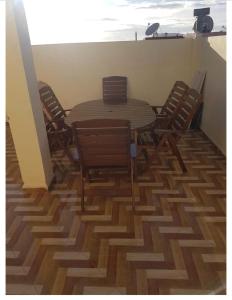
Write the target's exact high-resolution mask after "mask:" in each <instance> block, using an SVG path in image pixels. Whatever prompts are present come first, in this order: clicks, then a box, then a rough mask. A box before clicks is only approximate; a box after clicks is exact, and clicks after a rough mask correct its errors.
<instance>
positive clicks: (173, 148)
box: [168, 135, 187, 173]
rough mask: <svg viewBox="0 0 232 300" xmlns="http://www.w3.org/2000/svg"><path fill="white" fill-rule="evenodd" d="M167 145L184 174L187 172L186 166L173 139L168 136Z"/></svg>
mask: <svg viewBox="0 0 232 300" xmlns="http://www.w3.org/2000/svg"><path fill="white" fill-rule="evenodd" d="M168 143H169V145H170V147H171V149H172V152H173V154H175V156H176V158H177V160H178V162H179V164H180V167H181V169H182V171H183V172H184V173H185V172H187V169H186V166H185V164H184V162H183V159H182V157H181V155H180V151H179V150H178V148H177V146H176V141H175V139H174V138H173V136H172V135H169V136H168Z"/></svg>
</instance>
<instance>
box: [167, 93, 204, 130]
mask: <svg viewBox="0 0 232 300" xmlns="http://www.w3.org/2000/svg"><path fill="white" fill-rule="evenodd" d="M201 102H202V96H201V95H200V94H199V93H198V92H197V91H196V90H194V89H189V90H188V91H187V93H186V95H185V97H184V101H182V102H181V105H180V106H179V108H178V110H177V112H176V114H175V115H174V117H173V120H172V123H171V128H172V129H178V130H185V129H188V128H189V126H190V123H191V121H192V119H193V117H194V115H195V113H196V111H197V110H198V108H199V106H200V105H201Z"/></svg>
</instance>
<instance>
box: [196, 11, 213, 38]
mask: <svg viewBox="0 0 232 300" xmlns="http://www.w3.org/2000/svg"><path fill="white" fill-rule="evenodd" d="M209 13H210V8H209V7H206V8H199V9H194V11H193V15H194V17H197V19H196V22H195V23H194V26H193V30H194V32H195V33H209V32H211V31H212V30H213V25H214V23H213V19H212V18H211V17H210V16H208V15H209Z"/></svg>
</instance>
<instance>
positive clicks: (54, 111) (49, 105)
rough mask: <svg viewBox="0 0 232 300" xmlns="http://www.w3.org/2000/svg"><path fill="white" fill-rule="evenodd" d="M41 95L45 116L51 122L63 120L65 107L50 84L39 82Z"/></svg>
mask: <svg viewBox="0 0 232 300" xmlns="http://www.w3.org/2000/svg"><path fill="white" fill-rule="evenodd" d="M39 94H40V99H41V102H42V104H43V111H44V114H45V115H46V117H47V118H48V120H49V121H51V120H58V119H63V118H64V117H65V112H64V109H63V107H62V106H61V104H60V102H59V101H58V99H57V98H56V95H55V94H54V92H53V90H52V88H51V87H50V86H49V85H48V84H46V83H44V82H41V81H40V82H39Z"/></svg>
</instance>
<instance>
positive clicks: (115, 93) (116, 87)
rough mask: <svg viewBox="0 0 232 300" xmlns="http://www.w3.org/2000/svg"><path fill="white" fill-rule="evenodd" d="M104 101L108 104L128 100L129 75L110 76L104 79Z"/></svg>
mask: <svg viewBox="0 0 232 300" xmlns="http://www.w3.org/2000/svg"><path fill="white" fill-rule="evenodd" d="M102 85H103V101H104V103H107V104H119V103H126V102H127V77H124V76H110V77H104V78H103V79H102Z"/></svg>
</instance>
